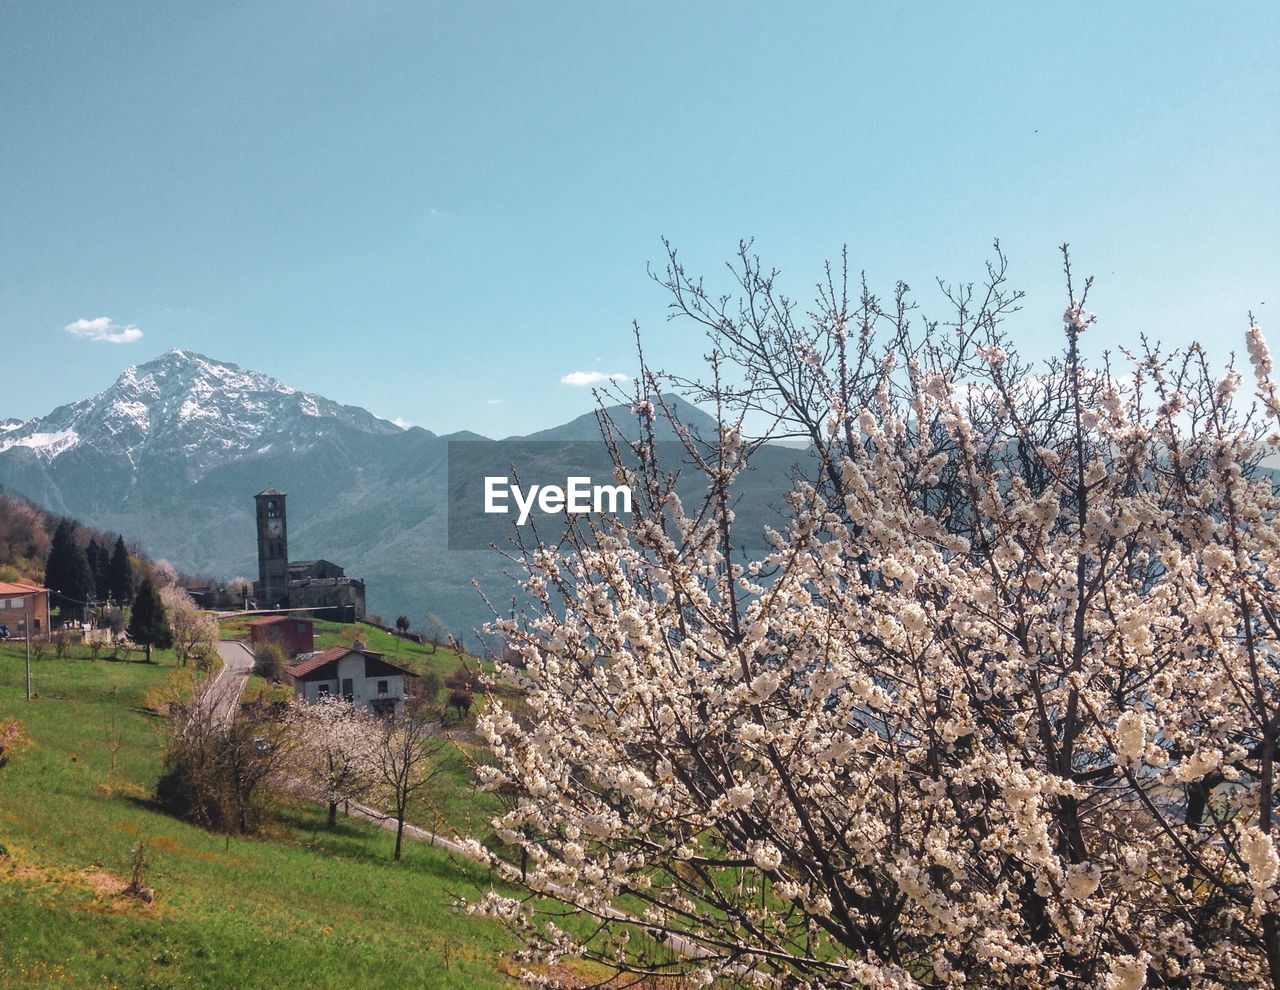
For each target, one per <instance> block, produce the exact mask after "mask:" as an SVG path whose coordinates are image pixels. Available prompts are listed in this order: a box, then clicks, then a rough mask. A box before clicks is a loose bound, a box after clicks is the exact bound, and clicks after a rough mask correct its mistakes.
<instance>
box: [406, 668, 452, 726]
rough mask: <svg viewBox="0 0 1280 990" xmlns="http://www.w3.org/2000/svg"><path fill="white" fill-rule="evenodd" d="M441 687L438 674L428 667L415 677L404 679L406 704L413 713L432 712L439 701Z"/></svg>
mask: <svg viewBox="0 0 1280 990" xmlns="http://www.w3.org/2000/svg"><path fill="white" fill-rule="evenodd" d="M443 687H444V681H443V680H442V679H441V677H440V672H439V671H438V670H436V669H434V668H431V667H429V668H427V669H426V670H424V671H423V672H422V673H421V674H419V675H418V676H417V677H410V678H406V682H405V692H406V695H407V697H406V699H405V700H406V703H407V704H408V705H410V706H411V707H412V708H413V709H414V711H418V712H423V713H424V714H425V713H426V712H430V711H433V710H434V709H435V706H436V703H437V702H439V700H440V691H441V690H442V689H443Z"/></svg>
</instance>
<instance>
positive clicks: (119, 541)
mask: <svg viewBox="0 0 1280 990" xmlns="http://www.w3.org/2000/svg"><path fill="white" fill-rule="evenodd" d="M109 573H110V579H109V584H108V586H109V588H110V591H109V594H110V596H111V598H112V599H113V600H115V601H118V602H127V601H129V600H130V599H131V598H133V564H132V563H131V562H130V560H129V550H128V548H126V547H125V545H124V537H123V536H118V537H116V548H115V550H114V551H113V552H112V554H111V565H110V568H109Z"/></svg>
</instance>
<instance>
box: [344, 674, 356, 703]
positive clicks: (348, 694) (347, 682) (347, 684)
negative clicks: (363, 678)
mask: <svg viewBox="0 0 1280 990" xmlns="http://www.w3.org/2000/svg"><path fill="white" fill-rule="evenodd" d="M342 696H343V697H344V698H346V699H347V701H351V700H352V699H353V698H354V697H355V690H354V689H353V688H352V685H351V678H350V677H344V678H343V679H342Z"/></svg>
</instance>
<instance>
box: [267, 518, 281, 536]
mask: <svg viewBox="0 0 1280 990" xmlns="http://www.w3.org/2000/svg"><path fill="white" fill-rule="evenodd" d="M267 535H268V536H279V535H280V520H279V519H268V520H267Z"/></svg>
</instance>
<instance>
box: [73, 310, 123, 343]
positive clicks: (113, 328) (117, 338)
mask: <svg viewBox="0 0 1280 990" xmlns="http://www.w3.org/2000/svg"><path fill="white" fill-rule="evenodd" d="M62 329H63V330H65V331H66V332H67V333H69V334H71V336H73V337H83V338H84V339H85V340H97V341H104V342H106V343H108V344H132V343H133V342H134V341H135V340H141V339H142V331H141V330H139V329H138V328H137V327H136V326H134V325H133V324H132V323H128V324H125V325H124V326H121V325H120V324H119V323H116V322H115V321H114V320H112V319H111V317H109V316H99V317H98V318H97V319H93V320H85V319H80V320H76V321H75V322H74V323H68V324H67V325H66V326H65V327H63V328H62Z"/></svg>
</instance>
